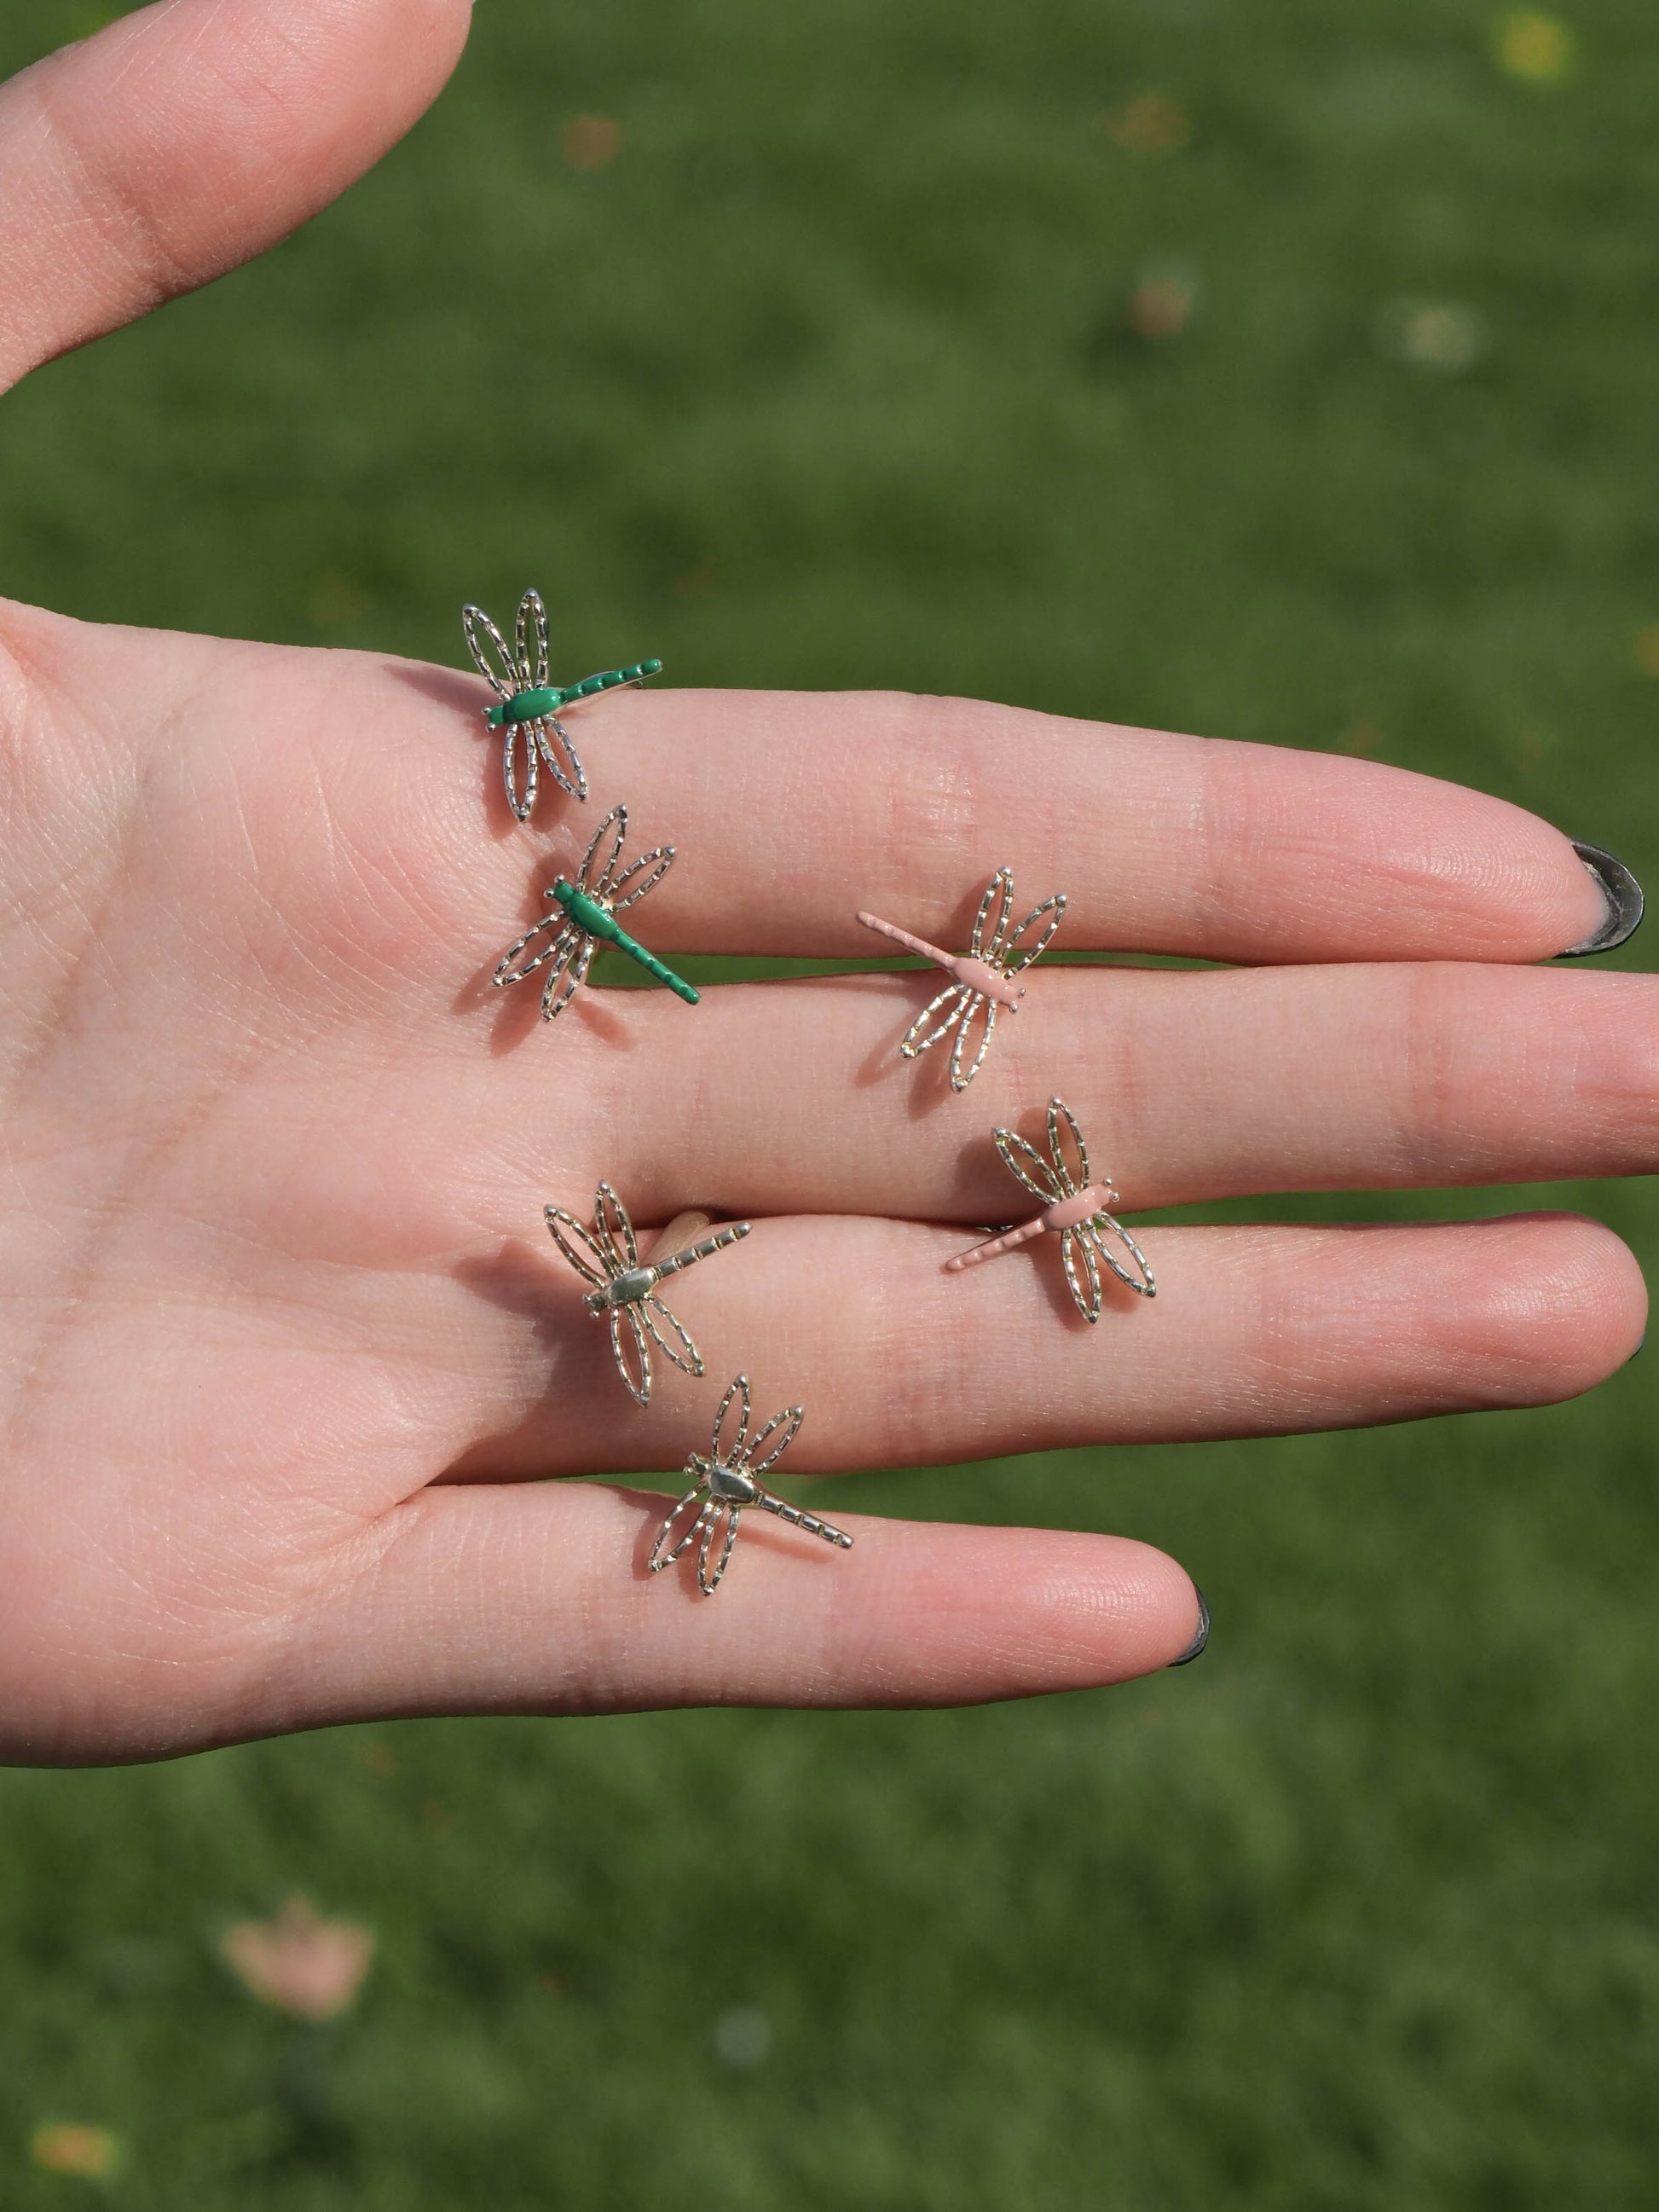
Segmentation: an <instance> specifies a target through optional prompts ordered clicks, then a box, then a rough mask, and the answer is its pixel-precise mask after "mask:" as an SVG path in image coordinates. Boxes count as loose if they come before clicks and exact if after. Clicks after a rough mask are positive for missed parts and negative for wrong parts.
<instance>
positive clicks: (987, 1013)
mask: <svg viewBox="0 0 1659 2212" xmlns="http://www.w3.org/2000/svg"><path fill="white" fill-rule="evenodd" d="M996 1025H997V1010H996V1007H995V1006H994V1003H993V1002H992V1000H989V999H987V998H986V997H985V996H984V994H982V993H981V992H979V991H975V993H974V994H973V995H972V997H971V998H970V999H969V1001H968V1011H967V1012H966V1013H965V1014H964V1015H963V1018H962V1027H961V1028H960V1029H959V1030H957V1035H956V1042H955V1043H954V1044H953V1045H952V1046H951V1090H952V1091H965V1090H966V1089H967V1088H968V1085H969V1084H970V1083H971V1082H972V1081H973V1079H974V1078H975V1076H976V1075H977V1074H978V1073H979V1072H980V1069H981V1067H982V1066H984V1064H985V1055H986V1054H987V1052H988V1051H989V1050H990V1047H991V1032H992V1030H994V1029H995V1027H996Z"/></svg>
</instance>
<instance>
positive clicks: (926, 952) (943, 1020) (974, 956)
mask: <svg viewBox="0 0 1659 2212" xmlns="http://www.w3.org/2000/svg"><path fill="white" fill-rule="evenodd" d="M1013 897H1014V878H1013V871H1012V869H1010V868H999V869H998V870H997V872H996V873H995V875H994V876H993V877H992V878H991V880H990V882H989V883H988V884H987V885H986V887H985V895H984V896H983V897H982V898H981V901H980V902H979V912H978V914H977V915H975V919H974V927H973V933H972V936H971V938H970V939H969V946H968V950H967V951H966V952H945V951H942V950H941V949H940V947H939V946H938V945H930V944H929V942H928V941H927V939H926V938H925V937H917V936H916V935H915V933H913V932H912V931H910V930H908V929H901V928H900V927H899V925H898V924H897V922H896V921H883V920H882V918H881V916H880V915H874V914H866V913H863V912H862V911H860V915H859V920H860V921H861V922H862V923H863V925H864V927H866V929H873V930H875V931H876V932H877V933H878V935H879V936H882V937H885V938H889V939H891V941H892V942H893V943H894V944H895V945H902V946H903V947H904V949H905V951H907V952H915V953H918V954H920V956H921V958H922V959H924V960H931V961H932V962H933V965H934V967H935V968H942V969H944V970H945V974H946V975H948V976H949V977H950V979H951V980H950V981H949V982H948V983H947V984H946V985H945V988H944V989H943V990H942V991H941V992H940V993H939V995H938V997H937V998H934V999H931V1000H929V1001H928V1003H927V1005H926V1006H924V1007H923V1008H922V1010H921V1012H920V1013H919V1014H918V1015H917V1016H916V1018H915V1021H914V1022H912V1023H911V1024H910V1027H909V1029H908V1030H907V1031H906V1033H905V1036H904V1040H903V1042H902V1044H901V1045H900V1046H899V1051H900V1052H901V1054H902V1055H903V1057H904V1058H905V1059H906V1060H915V1059H916V1058H917V1057H918V1056H919V1055H920V1054H922V1053H924V1052H926V1051H927V1048H928V1047H929V1046H930V1045H935V1044H938V1043H939V1041H940V1040H941V1039H942V1038H944V1037H947V1036H951V1031H952V1030H954V1031H955V1032H956V1034H955V1036H954V1037H953V1038H952V1039H951V1089H952V1090H953V1091H965V1090H966V1089H967V1088H968V1085H969V1084H970V1083H971V1082H972V1081H973V1079H974V1078H975V1075H977V1074H978V1073H979V1071H980V1068H981V1066H982V1064H983V1062H984V1059H985V1055H986V1053H987V1051H988V1050H989V1048H990V1043H991V1036H992V1032H993V1031H994V1030H995V1028H996V1021H997V1014H998V1012H999V1011H1001V1012H1006V1013H1018V1011H1019V1002H1020V1000H1022V999H1023V998H1024V995H1025V987H1024V984H1023V983H1021V982H1018V981H1016V978H1017V977H1018V976H1019V975H1022V974H1023V973H1024V970H1025V969H1027V968H1029V967H1030V964H1031V963H1032V962H1033V961H1034V960H1035V959H1036V958H1037V957H1038V956H1039V955H1040V954H1041V953H1042V952H1043V951H1045V950H1046V949H1047V947H1048V944H1049V943H1050V941H1051V940H1052V939H1053V937H1054V932H1055V931H1056V930H1057V929H1058V928H1059V927H1060V917H1061V915H1063V914H1064V913H1065V911H1066V894H1065V893H1064V892H1063V891H1056V892H1055V893H1054V896H1053V897H1052V898H1048V899H1044V901H1043V902H1042V905H1041V906H1039V907H1034V908H1032V910H1031V912H1030V914H1028V915H1026V916H1025V918H1024V921H1021V922H1019V923H1018V924H1017V925H1016V924H1015V923H1014V921H1013ZM1045 917H1046V919H1045ZM1039 924H1041V925H1042V926H1041V927H1038V925H1039Z"/></svg>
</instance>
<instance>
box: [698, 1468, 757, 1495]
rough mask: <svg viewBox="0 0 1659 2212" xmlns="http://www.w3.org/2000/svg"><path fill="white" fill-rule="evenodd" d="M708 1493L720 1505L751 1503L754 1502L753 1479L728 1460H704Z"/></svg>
mask: <svg viewBox="0 0 1659 2212" xmlns="http://www.w3.org/2000/svg"><path fill="white" fill-rule="evenodd" d="M705 1466H706V1469H707V1474H708V1495H709V1496H710V1498H715V1499H717V1500H718V1501H719V1502H720V1504H722V1505H752V1504H754V1502H755V1480H754V1477H753V1476H752V1475H750V1474H746V1473H745V1472H744V1469H743V1468H740V1467H738V1465H737V1464H736V1463H735V1462H732V1461H730V1460H720V1459H714V1460H709V1461H707V1462H705Z"/></svg>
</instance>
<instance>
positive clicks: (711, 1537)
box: [697, 1505, 740, 1597]
mask: <svg viewBox="0 0 1659 2212" xmlns="http://www.w3.org/2000/svg"><path fill="white" fill-rule="evenodd" d="M722 1510H724V1512H725V1515H726V1534H725V1538H724V1540H723V1541H721V1542H720V1558H719V1559H718V1560H717V1561H716V1562H715V1565H714V1573H713V1574H712V1575H711V1574H710V1573H709V1571H708V1562H709V1560H710V1559H711V1558H713V1556H714V1545H715V1542H716V1541H717V1534H718V1531H719V1528H720V1514H721V1512H722ZM739 1510H740V1509H739V1508H738V1506H735V1505H727V1506H726V1507H724V1508H722V1507H720V1506H719V1505H716V1506H714V1507H712V1508H711V1509H710V1510H709V1511H708V1514H707V1516H705V1520H704V1524H703V1531H702V1544H701V1545H700V1546H699V1547H698V1550H697V1588H698V1589H700V1590H701V1591H702V1594H703V1595H704V1596H705V1597H713V1596H714V1592H715V1591H716V1590H717V1589H719V1588H720V1577H721V1576H722V1575H723V1574H724V1573H725V1572H726V1562H727V1561H728V1560H729V1559H730V1558H731V1557H732V1546H733V1544H735V1543H736V1542H737V1541H738V1512H739Z"/></svg>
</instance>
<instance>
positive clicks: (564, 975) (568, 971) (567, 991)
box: [542, 929, 593, 1022]
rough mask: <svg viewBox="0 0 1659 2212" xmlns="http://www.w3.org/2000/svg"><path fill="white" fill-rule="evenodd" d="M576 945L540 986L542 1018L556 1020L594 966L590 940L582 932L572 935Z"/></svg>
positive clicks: (584, 932) (591, 941)
mask: <svg viewBox="0 0 1659 2212" xmlns="http://www.w3.org/2000/svg"><path fill="white" fill-rule="evenodd" d="M574 935H575V942H574V945H572V947H571V950H570V951H568V952H566V953H564V954H562V956H561V957H560V960H559V963H558V965H557V966H556V968H554V969H551V970H550V972H549V975H548V978H547V981H546V982H545V983H544V985H543V986H542V1019H543V1020H544V1022H552V1021H556V1020H557V1019H558V1018H559V1016H560V1015H561V1014H562V1012H564V1010H565V1008H566V1007H567V1006H568V1005H569V1004H570V1001H571V1000H573V999H574V997H575V995H576V994H577V992H578V991H580V988H581V987H582V985H583V984H584V983H585V982H586V981H587V971H588V969H590V968H591V967H592V965H593V940H592V938H591V937H590V936H589V935H588V934H587V932H586V930H585V929H579V930H577V931H576V932H575V933H574Z"/></svg>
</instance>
